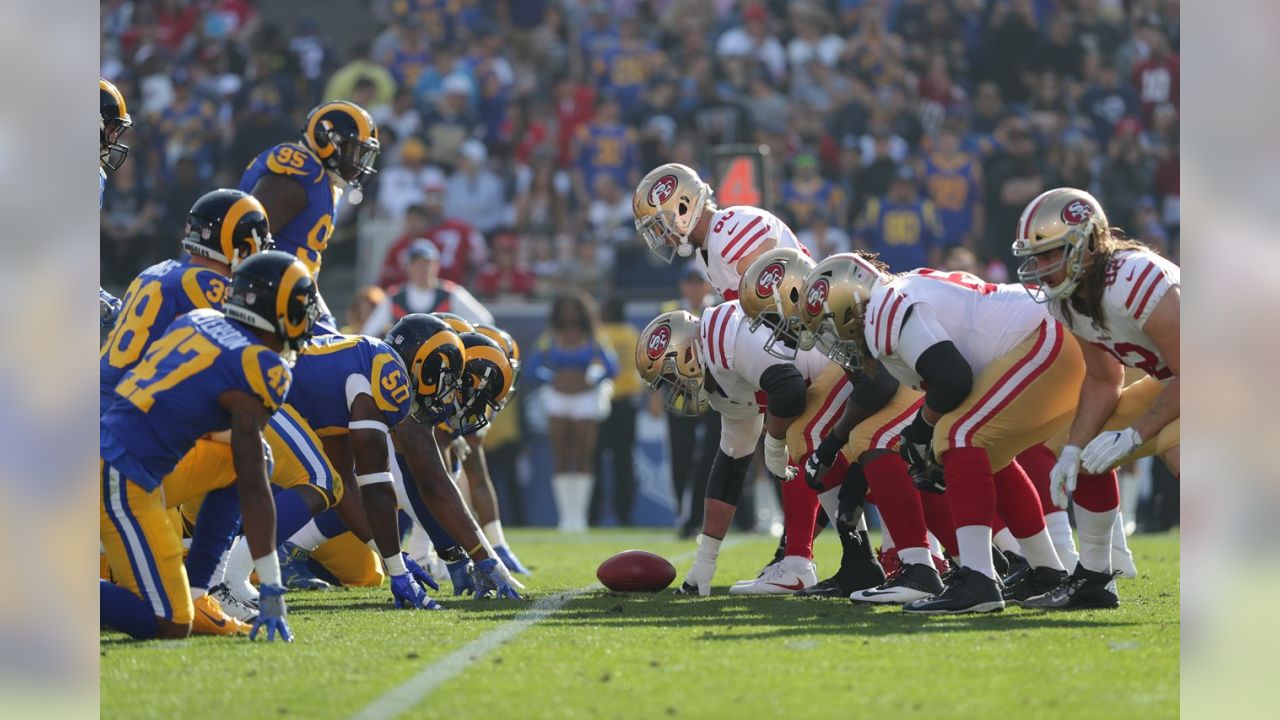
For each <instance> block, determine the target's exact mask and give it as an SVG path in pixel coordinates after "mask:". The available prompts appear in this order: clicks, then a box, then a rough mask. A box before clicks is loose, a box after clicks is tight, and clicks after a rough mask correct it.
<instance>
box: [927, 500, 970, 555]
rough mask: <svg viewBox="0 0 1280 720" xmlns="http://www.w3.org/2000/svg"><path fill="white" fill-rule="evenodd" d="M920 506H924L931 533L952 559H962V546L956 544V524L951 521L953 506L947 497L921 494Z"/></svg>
mask: <svg viewBox="0 0 1280 720" xmlns="http://www.w3.org/2000/svg"><path fill="white" fill-rule="evenodd" d="M917 492H918V494H919V495H920V504H921V505H923V506H924V519H925V522H926V523H927V524H928V525H929V532H931V533H933V534H934V537H936V538H938V542H940V543H942V547H943V549H944V550H946V551H947V554H948V555H950V556H951V557H960V544H959V543H958V542H956V523H955V520H952V519H951V506H950V505H948V504H947V496H946V495H939V494H938V493H931V492H919V491H917Z"/></svg>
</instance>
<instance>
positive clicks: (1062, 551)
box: [1044, 510, 1080, 572]
mask: <svg viewBox="0 0 1280 720" xmlns="http://www.w3.org/2000/svg"><path fill="white" fill-rule="evenodd" d="M1044 526H1045V529H1046V530H1048V531H1049V537H1050V538H1052V539H1053V549H1054V551H1055V552H1057V553H1058V559H1059V560H1061V561H1062V568H1063V569H1064V570H1066V571H1067V572H1072V571H1073V570H1075V569H1076V563H1077V562H1080V555H1078V554H1077V553H1076V540H1075V538H1074V537H1072V536H1071V518H1070V517H1068V516H1067V511H1066V510H1059V511H1057V512H1051V513H1049V514H1048V515H1045V516H1044Z"/></svg>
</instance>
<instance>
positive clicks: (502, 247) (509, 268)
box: [475, 230, 537, 300]
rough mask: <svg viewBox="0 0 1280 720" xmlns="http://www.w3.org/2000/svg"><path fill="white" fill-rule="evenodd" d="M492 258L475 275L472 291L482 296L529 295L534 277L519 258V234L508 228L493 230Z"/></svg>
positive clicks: (535, 282) (508, 297) (524, 296)
mask: <svg viewBox="0 0 1280 720" xmlns="http://www.w3.org/2000/svg"><path fill="white" fill-rule="evenodd" d="M491 245H492V250H493V252H492V254H491V256H490V257H491V258H492V261H491V262H490V263H489V264H488V265H485V266H484V268H482V269H481V270H480V274H479V275H477V276H476V283H475V287H476V293H477V294H478V295H480V296H481V297H483V298H485V299H486V300H491V299H499V300H522V299H526V298H529V297H532V296H533V293H534V290H535V289H536V287H537V277H536V276H534V274H533V271H532V270H530V269H529V266H528V265H526V264H525V263H524V262H522V261H521V259H520V238H519V237H517V236H516V234H515V233H514V232H511V231H510V230H500V231H498V232H497V233H495V234H494V236H493V239H492V242H491Z"/></svg>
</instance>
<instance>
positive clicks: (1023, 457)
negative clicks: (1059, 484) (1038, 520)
mask: <svg viewBox="0 0 1280 720" xmlns="http://www.w3.org/2000/svg"><path fill="white" fill-rule="evenodd" d="M1057 462H1058V458H1057V457H1055V456H1054V454H1053V451H1052V450H1050V449H1049V448H1047V447H1045V446H1044V445H1043V444H1041V445H1032V446H1031V447H1029V448H1027V449H1026V450H1023V451H1022V452H1021V453H1018V464H1019V465H1021V466H1022V469H1023V470H1025V471H1027V477H1029V478H1031V484H1032V485H1033V486H1034V487H1035V489H1036V495H1037V496H1038V497H1039V498H1040V512H1042V513H1044V514H1045V515H1048V514H1049V513H1055V512H1061V510H1062V508H1060V507H1058V506H1057V505H1054V504H1053V496H1051V495H1050V494H1049V472H1050V471H1051V470H1053V466H1054V465H1055V464H1057Z"/></svg>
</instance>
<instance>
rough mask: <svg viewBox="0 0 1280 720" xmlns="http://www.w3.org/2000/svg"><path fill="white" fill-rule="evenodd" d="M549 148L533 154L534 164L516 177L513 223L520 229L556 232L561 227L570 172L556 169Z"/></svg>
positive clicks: (563, 221) (563, 220)
mask: <svg viewBox="0 0 1280 720" xmlns="http://www.w3.org/2000/svg"><path fill="white" fill-rule="evenodd" d="M552 152H553V151H552V150H551V148H549V147H547V148H542V149H540V150H539V151H538V152H537V153H535V154H534V157H533V164H532V166H531V167H529V169H528V170H527V171H526V172H522V173H519V174H518V175H517V177H516V217H515V226H516V227H518V228H520V229H521V231H522V232H537V233H547V234H555V233H558V232H560V231H561V230H563V229H564V226H565V215H566V213H567V207H566V206H567V204H568V202H567V198H568V195H569V190H570V188H571V186H572V185H571V181H570V179H569V174H568V173H566V172H565V171H564V170H560V169H557V168H556V166H555V164H554V157H553V156H552Z"/></svg>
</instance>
